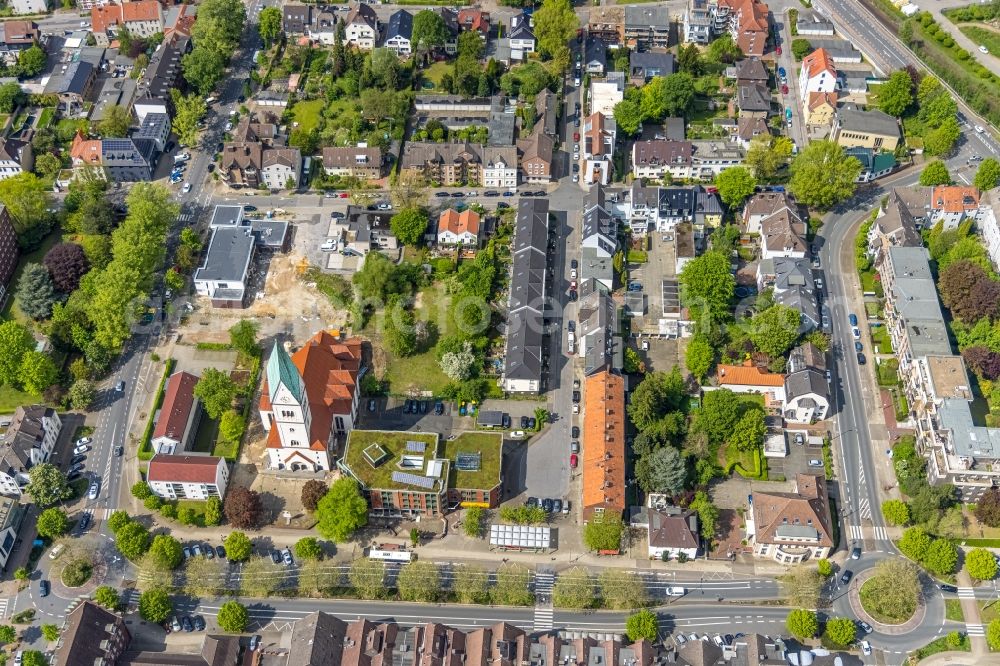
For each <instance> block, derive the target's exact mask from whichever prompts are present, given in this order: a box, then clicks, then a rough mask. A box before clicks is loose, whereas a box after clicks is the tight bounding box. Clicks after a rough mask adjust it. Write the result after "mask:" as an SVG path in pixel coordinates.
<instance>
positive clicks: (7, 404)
mask: <svg viewBox="0 0 1000 666" xmlns="http://www.w3.org/2000/svg"><path fill="white" fill-rule="evenodd" d="M38 400H39V398H38V396H37V395H31V394H30V393H24V392H23V391H18V390H17V389H15V388H13V387H10V386H0V414H13V413H14V410H15V409H17V408H18V407H20V406H21V405H31V404H34V403H36V402H38Z"/></svg>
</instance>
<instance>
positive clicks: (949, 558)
mask: <svg viewBox="0 0 1000 666" xmlns="http://www.w3.org/2000/svg"><path fill="white" fill-rule="evenodd" d="M922 561H923V565H924V566H925V567H927V569H928V570H929V571H930V572H931V573H933V574H936V575H938V576H947V575H950V574H953V573H955V571H956V570H957V569H958V546H956V545H955V544H954V543H952V542H951V541H950V540H948V539H934V541H932V542H931V545H930V547H929V548H928V549H927V552H926V553H925V554H924V558H923V560H922Z"/></svg>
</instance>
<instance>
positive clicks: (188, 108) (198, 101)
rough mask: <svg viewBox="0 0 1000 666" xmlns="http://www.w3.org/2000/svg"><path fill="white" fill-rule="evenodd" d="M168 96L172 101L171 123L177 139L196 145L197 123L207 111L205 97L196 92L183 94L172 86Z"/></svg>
mask: <svg viewBox="0 0 1000 666" xmlns="http://www.w3.org/2000/svg"><path fill="white" fill-rule="evenodd" d="M170 98H171V99H172V100H173V102H174V118H173V122H172V125H173V129H174V132H175V133H176V134H177V138H178V140H180V142H181V143H183V144H184V145H186V146H194V145H197V143H198V132H199V131H200V130H201V128H199V127H198V124H199V123H200V122H201V119H202V118H204V117H205V114H206V113H207V112H208V105H207V104H206V103H205V97H204V96H202V95H197V94H191V95H186V96H185V95H182V94H181V91H180V90H177V89H176V88H174V89H172V90H171V91H170Z"/></svg>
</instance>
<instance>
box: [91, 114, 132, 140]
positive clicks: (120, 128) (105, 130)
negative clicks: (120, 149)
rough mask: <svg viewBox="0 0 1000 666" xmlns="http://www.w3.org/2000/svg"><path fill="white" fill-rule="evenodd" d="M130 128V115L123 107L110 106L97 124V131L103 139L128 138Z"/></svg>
mask: <svg viewBox="0 0 1000 666" xmlns="http://www.w3.org/2000/svg"><path fill="white" fill-rule="evenodd" d="M131 126H132V114H131V113H130V112H129V111H128V109H126V108H125V107H124V106H112V107H109V108H108V109H107V110H106V111H105V112H104V117H103V118H102V119H101V122H100V123H98V126H97V128H98V130H100V133H101V136H102V137H103V138H105V139H110V138H118V137H125V136H128V129H129V127H131Z"/></svg>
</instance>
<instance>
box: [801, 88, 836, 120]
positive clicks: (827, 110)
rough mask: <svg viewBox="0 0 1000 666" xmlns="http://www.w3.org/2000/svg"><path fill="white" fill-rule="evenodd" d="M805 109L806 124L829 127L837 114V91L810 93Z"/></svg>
mask: <svg viewBox="0 0 1000 666" xmlns="http://www.w3.org/2000/svg"><path fill="white" fill-rule="evenodd" d="M805 111H806V125H809V126H811V127H829V126H830V125H831V124H832V123H833V119H834V117H836V115H837V93H835V92H811V93H809V98H808V100H807V101H806V109H805Z"/></svg>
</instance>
